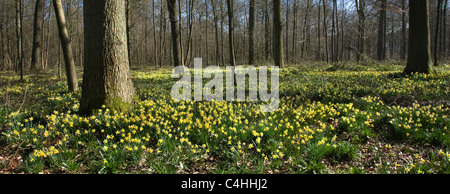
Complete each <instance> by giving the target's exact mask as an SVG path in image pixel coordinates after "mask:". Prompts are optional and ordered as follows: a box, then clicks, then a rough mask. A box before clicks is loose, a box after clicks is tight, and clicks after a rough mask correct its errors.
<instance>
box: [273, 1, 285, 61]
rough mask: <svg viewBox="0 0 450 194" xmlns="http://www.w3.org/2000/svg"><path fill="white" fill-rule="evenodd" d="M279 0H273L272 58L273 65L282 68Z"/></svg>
mask: <svg viewBox="0 0 450 194" xmlns="http://www.w3.org/2000/svg"><path fill="white" fill-rule="evenodd" d="M281 11H282V10H281V0H273V31H274V32H273V58H274V63H275V66H278V67H281V68H283V66H284V64H283V63H284V62H283V17H282V14H281Z"/></svg>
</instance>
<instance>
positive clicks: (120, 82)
mask: <svg viewBox="0 0 450 194" xmlns="http://www.w3.org/2000/svg"><path fill="white" fill-rule="evenodd" d="M83 8H84V9H83V12H84V25H85V32H84V38H85V39H84V40H85V49H84V51H85V54H84V56H85V60H84V75H83V90H82V96H81V100H80V113H81V114H90V113H92V110H94V109H98V108H101V106H102V105H106V106H107V107H109V108H113V109H116V110H117V109H118V110H119V111H126V109H128V104H129V103H132V102H133V101H134V94H135V90H134V87H133V82H132V80H131V74H130V70H129V61H128V47H127V40H126V33H127V32H126V31H127V26H126V14H125V12H126V5H125V1H121V0H95V1H84V3H83Z"/></svg>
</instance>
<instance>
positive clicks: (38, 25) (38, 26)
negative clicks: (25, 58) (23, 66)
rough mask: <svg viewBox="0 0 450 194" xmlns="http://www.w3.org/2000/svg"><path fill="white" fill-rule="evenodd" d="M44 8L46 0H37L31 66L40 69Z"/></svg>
mask: <svg viewBox="0 0 450 194" xmlns="http://www.w3.org/2000/svg"><path fill="white" fill-rule="evenodd" d="M43 9H44V0H36V7H35V10H34V33H33V48H32V52H31V68H32V69H39V68H40V67H41V66H42V64H41V62H42V61H41V55H42V53H41V49H42V43H41V39H42V21H43V18H42V10H43Z"/></svg>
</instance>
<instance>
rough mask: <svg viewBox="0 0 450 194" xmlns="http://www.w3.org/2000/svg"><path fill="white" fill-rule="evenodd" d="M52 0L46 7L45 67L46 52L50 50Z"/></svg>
mask: <svg viewBox="0 0 450 194" xmlns="http://www.w3.org/2000/svg"><path fill="white" fill-rule="evenodd" d="M52 5H53V1H50V5H49V8H48V23H47V39H46V46H45V61H44V67H45V68H47V66H48V53H49V50H50V36H51V31H50V29H51V25H50V24H51V21H52V9H51V7H52Z"/></svg>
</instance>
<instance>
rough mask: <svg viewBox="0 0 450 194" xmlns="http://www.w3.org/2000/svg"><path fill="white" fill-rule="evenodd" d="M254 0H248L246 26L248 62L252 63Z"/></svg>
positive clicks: (253, 50)
mask: <svg viewBox="0 0 450 194" xmlns="http://www.w3.org/2000/svg"><path fill="white" fill-rule="evenodd" d="M255 6H256V4H255V0H250V11H249V22H248V24H249V27H248V42H249V45H248V64H249V65H253V64H254V63H255V54H254V52H255V43H254V35H255V33H254V32H255V18H256V14H255V13H256V12H255Z"/></svg>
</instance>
